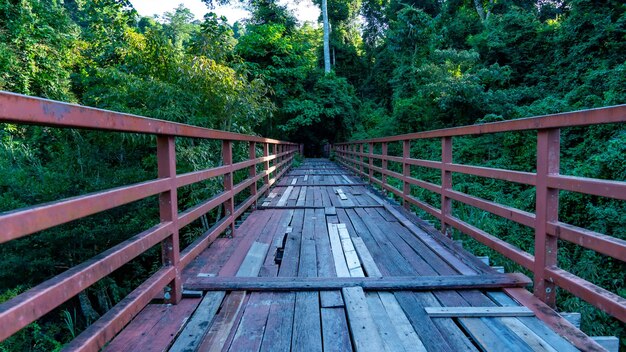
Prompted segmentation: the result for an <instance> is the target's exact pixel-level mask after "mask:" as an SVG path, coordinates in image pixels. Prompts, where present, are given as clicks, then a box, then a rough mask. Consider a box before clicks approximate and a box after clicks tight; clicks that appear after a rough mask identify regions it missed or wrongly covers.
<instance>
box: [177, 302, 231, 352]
mask: <svg viewBox="0 0 626 352" xmlns="http://www.w3.org/2000/svg"><path fill="white" fill-rule="evenodd" d="M224 296H226V292H224V291H215V292H207V294H206V295H205V296H204V299H203V300H202V301H201V302H200V304H199V305H198V308H197V309H196V311H195V312H194V313H193V315H192V317H191V319H189V321H188V322H187V324H186V325H185V328H184V329H183V331H182V332H181V333H180V334H179V335H178V338H177V339H176V341H175V342H174V344H173V345H172V347H171V348H170V349H169V351H171V352H179V351H180V352H182V351H195V350H196V349H197V348H198V346H199V345H200V342H201V341H202V339H203V338H204V336H205V334H206V332H207V328H208V327H209V326H210V325H211V323H212V322H213V318H214V317H215V314H216V313H217V310H218V309H219V307H220V306H221V305H222V301H223V299H224Z"/></svg>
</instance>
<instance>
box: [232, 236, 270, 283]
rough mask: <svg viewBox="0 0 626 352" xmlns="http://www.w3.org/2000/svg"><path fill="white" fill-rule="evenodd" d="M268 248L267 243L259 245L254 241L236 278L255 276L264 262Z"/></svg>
mask: <svg viewBox="0 0 626 352" xmlns="http://www.w3.org/2000/svg"><path fill="white" fill-rule="evenodd" d="M269 248H270V245H269V244H267V243H260V242H256V241H255V242H254V243H252V247H250V251H249V252H248V255H247V256H246V258H245V259H244V260H243V262H242V263H241V266H240V267H239V270H238V271H237V276H241V277H248V276H257V275H258V274H259V270H260V269H261V266H262V265H263V262H264V261H265V255H266V254H267V251H268V250H269Z"/></svg>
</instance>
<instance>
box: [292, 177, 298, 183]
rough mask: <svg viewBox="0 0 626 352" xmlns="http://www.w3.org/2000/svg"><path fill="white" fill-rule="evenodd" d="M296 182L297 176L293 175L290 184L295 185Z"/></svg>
mask: <svg viewBox="0 0 626 352" xmlns="http://www.w3.org/2000/svg"><path fill="white" fill-rule="evenodd" d="M296 183H298V178H297V177H294V178H293V180H291V184H292V185H295V184H296Z"/></svg>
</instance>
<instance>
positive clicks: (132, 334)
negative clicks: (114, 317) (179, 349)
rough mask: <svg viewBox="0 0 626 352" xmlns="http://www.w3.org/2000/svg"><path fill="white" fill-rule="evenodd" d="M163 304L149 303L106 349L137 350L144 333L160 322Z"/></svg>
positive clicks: (113, 351)
mask: <svg viewBox="0 0 626 352" xmlns="http://www.w3.org/2000/svg"><path fill="white" fill-rule="evenodd" d="M163 306H164V305H163V304H148V305H147V306H146V307H145V308H144V309H143V310H142V311H141V312H140V313H139V314H138V315H137V316H136V317H135V318H134V319H133V320H132V321H131V322H130V323H129V324H128V325H127V326H126V328H124V330H122V331H121V332H120V333H119V335H117V336H116V337H115V339H113V341H111V343H109V345H108V346H107V347H106V348H104V350H105V351H112V352H117V351H129V352H130V351H136V350H137V349H138V348H139V346H141V343H142V342H143V339H142V337H143V334H145V333H146V332H148V331H150V330H152V329H153V328H154V326H155V325H156V324H158V322H159V320H160V319H161V315H162V314H163Z"/></svg>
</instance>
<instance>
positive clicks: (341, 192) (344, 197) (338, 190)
mask: <svg viewBox="0 0 626 352" xmlns="http://www.w3.org/2000/svg"><path fill="white" fill-rule="evenodd" d="M335 192H337V196H339V199H341V200H348V197H347V196H346V195H345V194H344V193H343V190H342V189H341V188H337V189H336V190H335Z"/></svg>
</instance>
